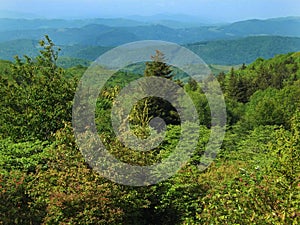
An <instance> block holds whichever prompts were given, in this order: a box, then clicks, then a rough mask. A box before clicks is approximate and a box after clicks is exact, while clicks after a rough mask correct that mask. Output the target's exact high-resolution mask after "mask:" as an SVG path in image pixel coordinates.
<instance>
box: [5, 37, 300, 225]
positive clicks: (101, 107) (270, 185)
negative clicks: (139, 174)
mask: <svg viewBox="0 0 300 225" xmlns="http://www.w3.org/2000/svg"><path fill="white" fill-rule="evenodd" d="M262 40H263V39H262ZM237 46H239V44H237ZM38 48H39V49H40V53H39V55H38V56H36V57H25V59H24V60H21V59H19V58H18V57H17V58H16V59H15V61H14V62H12V63H10V62H7V61H0V73H1V74H0V75H1V76H0V104H1V107H0V120H1V123H0V124H1V126H0V224H5V225H6V224H7V225H11V224H24V225H25V224H130V225H133V224H136V225H143V224H144V225H149V224H153V225H156V224H172V225H174V224H299V223H300V205H299V202H300V53H299V52H295V53H289V54H284V55H277V56H275V57H274V58H272V59H268V60H265V59H262V58H258V59H256V60H255V61H254V62H252V63H251V64H249V65H243V66H241V68H239V69H232V70H231V71H230V72H229V73H227V74H225V73H220V74H219V75H218V76H217V79H218V81H219V83H220V85H221V88H222V90H223V93H224V97H225V101H226V107H227V109H226V110H227V132H226V137H225V140H224V142H223V144H222V147H221V149H220V153H219V154H218V155H217V158H216V160H215V161H214V162H213V163H212V164H211V165H210V166H209V167H208V168H207V169H206V170H204V171H201V170H199V168H198V165H199V162H200V158H201V156H202V154H203V152H204V148H205V144H206V143H207V142H208V139H209V135H210V129H211V122H210V119H211V112H210V106H209V104H208V101H207V99H206V96H205V94H204V92H203V90H202V89H201V87H203V86H202V85H201V84H200V85H199V84H197V82H195V81H194V80H192V79H190V80H189V81H188V82H187V83H182V82H180V81H176V82H177V83H178V84H179V85H181V87H182V88H184V89H185V91H186V92H187V93H188V94H189V95H190V97H191V98H192V100H193V102H194V104H195V106H196V109H197V112H198V114H199V119H200V123H201V127H200V130H199V133H200V134H201V135H200V138H199V140H198V145H197V149H196V150H195V152H194V154H193V156H192V158H191V159H190V161H189V162H188V163H187V164H186V165H184V166H183V167H182V168H181V169H180V171H179V172H178V173H176V174H175V175H174V176H172V177H171V178H169V179H167V180H165V181H163V182H160V183H158V184H155V185H151V186H145V187H130V186H124V185H119V184H116V183H113V182H111V181H109V180H107V179H105V178H103V177H101V176H100V175H99V174H97V173H96V172H95V171H94V170H93V169H91V168H90V166H89V165H88V164H87V163H86V161H85V159H84V158H83V156H82V155H81V153H80V151H79V149H78V147H77V145H76V143H75V138H74V135H73V129H72V126H71V120H72V113H71V112H72V103H73V96H74V94H75V89H76V86H77V84H78V79H79V78H80V77H81V76H82V74H83V73H84V71H85V69H86V68H84V67H82V66H79V67H72V68H69V69H63V68H61V67H59V66H58V65H57V61H58V60H59V57H58V55H59V54H58V52H57V51H58V48H57V47H56V46H55V45H54V44H53V42H52V41H51V40H50V39H49V38H48V37H46V39H45V40H43V41H41V42H40V46H39V47H38ZM153 54H155V53H153ZM155 60H156V58H155V57H152V60H151V58H150V56H149V62H148V63H147V64H146V68H145V72H144V75H145V76H154V75H155V74H154V72H155V71H157V70H158V69H159V68H161V69H163V71H164V75H165V77H166V78H168V79H170V80H172V79H173V76H172V70H173V69H172V68H171V67H169V66H168V65H166V64H165V63H164V62H163V61H158V62H157V61H155ZM249 60H250V59H249ZM133 72H134V70H132V71H131V72H130V71H119V72H118V73H117V74H116V76H115V77H113V78H112V79H111V80H109V82H108V84H107V86H106V88H105V89H103V90H102V91H101V93H100V95H99V98H98V101H97V106H96V118H95V122H96V125H97V129H98V133H99V135H100V138H101V139H102V140H103V142H104V143H105V145H106V146H107V148H108V149H110V152H111V153H112V154H114V155H115V156H116V157H118V158H119V159H120V160H122V161H123V162H128V163H132V164H134V165H145V164H147V163H148V164H149V163H154V162H156V161H157V160H158V161H159V160H160V159H162V158H164V157H166V156H168V155H169V154H170V153H171V152H172V151H173V149H174V147H175V146H176V145H177V143H178V139H179V137H180V130H181V129H182V128H181V126H180V125H179V124H178V114H176V112H175V111H174V109H173V108H172V107H170V105H168V104H167V103H166V102H162V103H161V102H160V103H159V106H160V108H158V109H157V108H151V107H150V108H148V109H147V110H148V111H147V110H146V111H143V113H145V112H147V113H146V114H147V115H148V113H149V115H150V116H151V115H152V116H153V115H154V112H160V113H161V115H163V116H164V118H165V119H167V120H168V121H169V122H168V123H167V135H166V137H165V139H164V141H163V142H162V143H161V144H160V145H159V146H158V147H157V148H155V150H154V151H150V152H149V153H148V152H147V154H143V152H142V153H141V152H133V151H131V149H129V148H126V147H124V145H123V144H122V143H120V142H119V141H118V140H117V138H116V137H115V136H114V135H111V134H112V132H113V131H112V128H111V125H110V110H111V107H112V102H113V100H114V99H115V97H116V96H117V95H118V93H119V91H120V90H121V87H123V86H124V85H126V83H128V82H130V81H132V80H134V79H136V78H137V77H139V76H140V75H136V74H134V73H133ZM203 82H204V84H203V85H205V84H206V85H208V84H209V82H210V79H208V80H205V81H203ZM205 82H207V83H205ZM157 101H158V100H157V99H155V98H153V99H150V101H149V102H150V103H149V104H148V105H150V106H151V105H153V107H157V106H155V105H154V104H153V103H155V102H157ZM146 103H147V101H144V102H141V103H139V105H137V106H136V107H135V108H134V109H133V111H132V112H131V114H130V115H131V116H132V117H131V123H132V129H133V130H134V132H135V133H136V134H137V135H138V136H140V137H141V136H143V135H145V131H147V129H148V128H147V127H148V126H146V128H145V127H143V126H142V125H141V124H142V123H141V122H143V121H141V120H140V119H136V120H135V118H136V117H134V115H135V113H140V112H141V110H143V109H144V108H145V107H144V108H143V107H142V106H145V105H147V104H146ZM147 107H148V106H147ZM151 113H152V114H151ZM147 115H145V116H147ZM155 116H156V115H155ZM146 125H147V124H146ZM145 129H146V130H145ZM194 135H195V134H191V137H192V136H194Z"/></svg>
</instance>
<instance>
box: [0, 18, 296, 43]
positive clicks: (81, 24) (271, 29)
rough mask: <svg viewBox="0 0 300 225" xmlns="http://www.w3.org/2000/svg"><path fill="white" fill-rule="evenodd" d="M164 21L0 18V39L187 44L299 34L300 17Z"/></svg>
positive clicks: (294, 35) (2, 40) (1, 40)
mask: <svg viewBox="0 0 300 225" xmlns="http://www.w3.org/2000/svg"><path fill="white" fill-rule="evenodd" d="M166 23H176V21H164V24H160V23H159V21H155V22H154V23H144V22H140V21H134V20H128V19H87V20H43V19H34V20H24V19H0V42H6V41H11V40H17V39H32V40H39V39H41V38H43V36H44V35H45V34H48V35H49V36H50V37H51V38H52V39H53V40H54V42H55V43H57V44H59V45H91V46H99V45H101V46H107V47H114V46H117V45H121V44H124V43H127V42H132V41H139V40H153V39H155V40H164V41H170V42H175V43H179V44H188V43H194V42H199V41H212V40H229V39H237V38H241V37H247V36H260V35H271V36H274V35H275V36H290V37H300V17H287V18H275V19H268V20H246V21H240V22H235V23H232V24H226V25H210V26H199V27H186V28H172V27H169V26H166ZM180 26H181V25H180Z"/></svg>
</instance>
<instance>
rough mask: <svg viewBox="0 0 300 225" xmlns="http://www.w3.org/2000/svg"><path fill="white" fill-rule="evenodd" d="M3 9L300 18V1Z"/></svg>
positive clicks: (34, 4) (24, 3) (22, 2)
mask: <svg viewBox="0 0 300 225" xmlns="http://www.w3.org/2000/svg"><path fill="white" fill-rule="evenodd" d="M0 10H1V11H18V12H26V13H33V14H36V15H39V16H42V17H51V18H62V17H63V18H66V17H68V18H79V17H84V18H87V17H122V16H123V17H124V16H129V15H154V14H160V13H166V14H187V15H193V16H197V17H199V18H209V19H213V20H218V21H224V22H225V21H226V22H229V21H237V20H243V19H250V18H272V17H283V16H300V0H0Z"/></svg>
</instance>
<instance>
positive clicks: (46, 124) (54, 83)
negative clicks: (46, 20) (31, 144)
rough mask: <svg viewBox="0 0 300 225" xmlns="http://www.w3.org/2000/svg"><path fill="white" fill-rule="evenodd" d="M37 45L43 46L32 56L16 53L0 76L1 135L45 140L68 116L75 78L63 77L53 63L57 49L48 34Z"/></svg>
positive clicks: (68, 119) (61, 70) (18, 138)
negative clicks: (8, 66)
mask: <svg viewBox="0 0 300 225" xmlns="http://www.w3.org/2000/svg"><path fill="white" fill-rule="evenodd" d="M40 45H41V47H43V48H44V49H43V50H41V51H40V55H39V56H37V57H36V58H35V60H33V59H31V58H30V57H27V56H26V57H25V58H26V61H25V62H22V61H21V60H20V59H19V58H18V57H16V62H15V63H14V64H12V67H11V70H10V71H8V74H5V76H1V78H0V98H1V103H0V104H1V110H0V113H1V117H0V118H1V124H4V125H3V126H1V128H0V133H1V135H2V136H3V137H11V138H12V139H13V140H20V139H29V138H38V139H41V140H45V139H48V138H50V136H51V134H52V133H54V132H55V131H56V130H58V129H59V128H61V127H62V126H63V123H62V122H63V121H70V120H71V106H72V100H73V95H74V91H75V82H73V81H72V80H67V79H66V78H64V74H65V72H64V70H63V69H61V68H59V67H58V66H57V65H56V61H57V57H58V52H57V51H56V50H55V49H54V44H53V43H52V41H51V40H50V39H49V37H48V36H46V40H45V41H41V42H40Z"/></svg>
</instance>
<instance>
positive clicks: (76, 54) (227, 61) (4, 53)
mask: <svg viewBox="0 0 300 225" xmlns="http://www.w3.org/2000/svg"><path fill="white" fill-rule="evenodd" d="M37 43H38V41H37V40H36V41H33V40H13V41H8V42H4V43H0V59H5V60H13V56H14V55H19V56H22V55H25V54H26V55H29V56H35V55H37V53H38V51H39V50H40V48H39V47H38V44H37ZM58 47H60V48H61V49H62V51H61V52H60V56H61V57H69V58H75V59H82V60H85V61H82V62H84V65H86V62H88V61H93V60H95V59H96V58H97V57H99V56H100V55H101V54H103V53H105V52H106V51H108V50H110V49H111V47H103V46H87V45H73V46H66V45H60V46H58ZM184 47H186V48H188V49H190V50H191V51H193V52H195V53H196V54H197V55H199V56H200V57H201V58H202V59H203V60H204V61H205V62H206V63H208V64H218V65H239V64H242V63H246V64H248V63H251V62H253V61H254V60H255V59H257V58H259V57H262V58H266V59H267V58H272V57H274V56H275V55H277V54H284V53H289V52H297V51H300V38H297V37H280V36H253V37H246V38H239V39H235V40H217V41H205V42H197V43H193V44H187V45H184ZM149 57H150V56H149Z"/></svg>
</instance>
